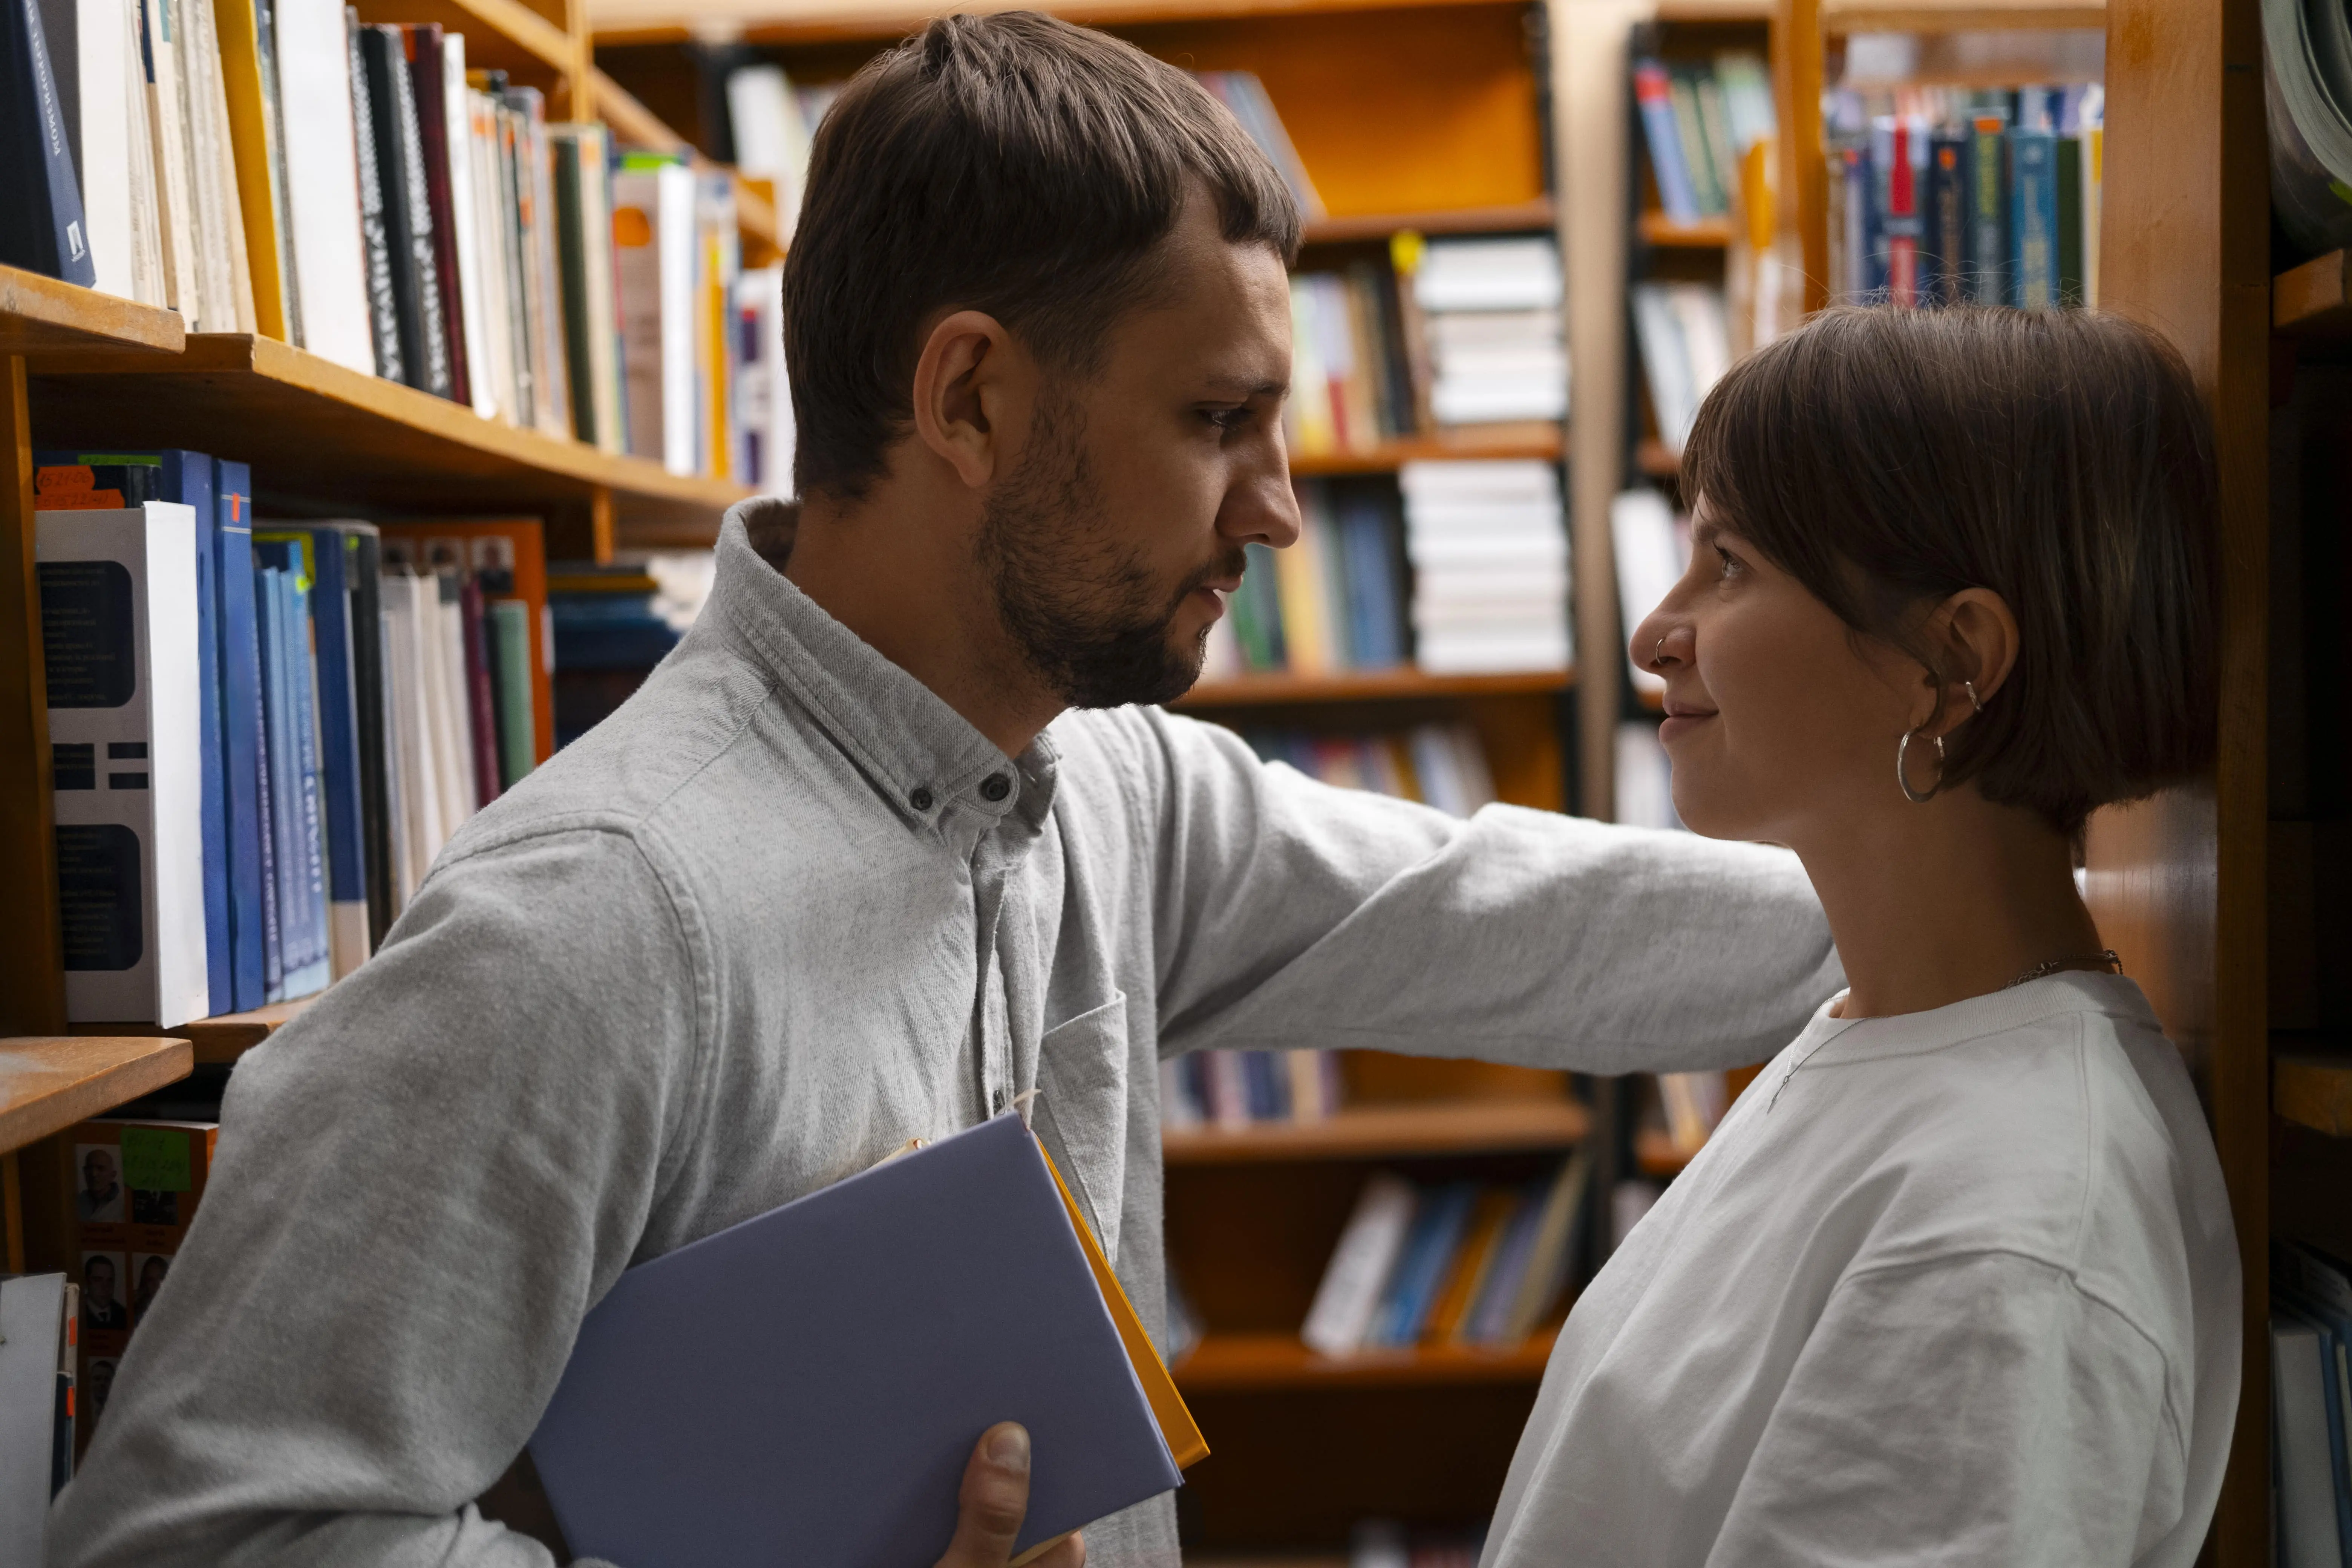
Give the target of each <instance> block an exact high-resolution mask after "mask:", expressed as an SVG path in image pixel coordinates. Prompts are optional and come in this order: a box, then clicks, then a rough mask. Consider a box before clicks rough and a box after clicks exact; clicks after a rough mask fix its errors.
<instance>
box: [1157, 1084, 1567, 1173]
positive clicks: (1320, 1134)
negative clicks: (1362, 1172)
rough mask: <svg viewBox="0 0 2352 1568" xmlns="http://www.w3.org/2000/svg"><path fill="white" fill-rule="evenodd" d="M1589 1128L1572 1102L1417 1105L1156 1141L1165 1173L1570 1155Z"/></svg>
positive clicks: (1182, 1132)
mask: <svg viewBox="0 0 2352 1568" xmlns="http://www.w3.org/2000/svg"><path fill="white" fill-rule="evenodd" d="M1590 1130H1591V1116H1590V1114H1589V1113H1588V1112H1587V1111H1586V1110H1585V1109H1584V1106H1583V1105H1582V1104H1581V1103H1580V1102H1579V1101H1577V1100H1465V1101H1457V1102H1447V1101H1443V1100H1439V1101H1420V1102H1409V1103H1405V1104H1401V1105H1371V1106H1351V1107H1349V1108H1347V1109H1345V1110H1340V1111H1339V1112H1338V1113H1336V1114H1335V1115H1332V1116H1328V1117H1326V1118H1324V1119H1323V1120H1322V1121H1273V1122H1253V1123H1251V1124H1250V1125H1248V1126H1246V1127H1186V1128H1181V1129H1179V1128H1171V1129H1170V1130H1169V1131H1167V1132H1165V1133H1164V1134H1162V1136H1161V1138H1160V1152H1161V1156H1162V1158H1163V1159H1165V1160H1166V1162H1167V1163H1169V1164H1170V1165H1237V1164H1246V1163H1277V1162H1283V1161H1294V1160H1401V1159H1409V1158H1412V1157H1413V1156H1416V1155H1423V1154H1446V1153H1455V1154H1462V1153H1472V1152H1507V1151H1514V1150H1526V1149H1567V1148H1569V1147H1570V1146H1572V1145H1574V1144H1576V1143H1577V1142H1580V1141H1581V1140H1582V1139H1583V1137H1584V1135H1585V1133H1586V1132H1587V1131H1590Z"/></svg>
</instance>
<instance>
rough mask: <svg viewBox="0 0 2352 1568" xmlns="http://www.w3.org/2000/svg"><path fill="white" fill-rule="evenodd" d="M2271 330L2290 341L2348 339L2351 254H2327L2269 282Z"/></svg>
mask: <svg viewBox="0 0 2352 1568" xmlns="http://www.w3.org/2000/svg"><path fill="white" fill-rule="evenodd" d="M2271 326H2272V328H2273V330H2275V331H2281V332H2285V333H2287V334H2289V335H2290V336H2294V337H2330V338H2333V337H2345V336H2352V250H2331V251H2329V252H2328V253H2327V254H2326V255H2325V256H2322V257H2317V258H2314V259H2312V260H2310V261H2306V262H2305V263H2304V264H2303V265H2302V266H2300V267H2297V268H2293V269H2292V270H2289V271H2285V272H2282V273H2280V274H2279V275H2278V276H2277V277H2276V278H2275V279H2272V281H2271Z"/></svg>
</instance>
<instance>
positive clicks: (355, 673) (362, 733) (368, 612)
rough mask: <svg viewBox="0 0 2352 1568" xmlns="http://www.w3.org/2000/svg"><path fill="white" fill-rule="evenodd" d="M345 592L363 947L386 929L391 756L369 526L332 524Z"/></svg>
mask: <svg viewBox="0 0 2352 1568" xmlns="http://www.w3.org/2000/svg"><path fill="white" fill-rule="evenodd" d="M331 527H333V528H334V529H335V530H336V531H339V532H341V534H342V536H343V552H344V554H343V563H344V569H345V571H344V575H345V577H346V580H347V582H348V585H349V588H350V591H351V616H352V706H353V708H354V709H355V710H356V711H357V712H358V714H359V749H360V832H361V839H362V850H363V852H364V855H365V858H366V865H367V907H368V951H369V952H374V951H375V949H377V948H378V947H381V946H382V945H383V938H384V933H385V932H386V931H390V930H391V929H392V920H393V908H392V786H391V783H390V778H391V775H390V772H389V770H390V768H391V765H392V762H391V758H390V756H389V755H388V754H387V753H386V752H385V749H384V711H383V539H382V538H381V537H380V536H379V535H378V534H377V532H376V530H375V525H374V524H373V523H367V522H338V523H334V524H331Z"/></svg>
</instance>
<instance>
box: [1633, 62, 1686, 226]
mask: <svg viewBox="0 0 2352 1568" xmlns="http://www.w3.org/2000/svg"><path fill="white" fill-rule="evenodd" d="M1633 101H1634V103H1635V104H1636V105H1638V106H1639V108H1640V110H1641V113H1642V135H1643V140H1644V141H1645V142H1648V143H1649V148H1650V172H1651V173H1652V174H1654V175H1655V176H1656V178H1657V182H1658V202H1659V205H1661V206H1663V207H1664V209H1665V214H1666V216H1667V217H1668V218H1670V219H1672V220H1673V221H1674V222H1675V223H1681V224H1690V223H1696V222H1697V221H1698V218H1699V206H1698V195H1697V193H1696V190H1695V189H1694V187H1693V185H1692V183H1691V173H1690V165H1689V164H1688V163H1685V161H1684V148H1683V144H1682V135H1681V132H1680V131H1679V130H1678V129H1677V128H1676V126H1675V104H1674V89H1673V87H1672V86H1671V85H1670V84H1669V82H1668V80H1667V79H1666V70H1665V68H1664V66H1662V65H1660V64H1658V63H1657V62H1656V61H1655V60H1643V61H1641V62H1639V63H1637V64H1636V65H1635V66H1634V67H1633Z"/></svg>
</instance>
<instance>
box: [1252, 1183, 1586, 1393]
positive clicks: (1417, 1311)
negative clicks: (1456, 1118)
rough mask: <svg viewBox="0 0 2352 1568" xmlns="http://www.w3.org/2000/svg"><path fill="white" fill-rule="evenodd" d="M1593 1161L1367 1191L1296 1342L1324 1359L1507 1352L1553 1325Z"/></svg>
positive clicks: (1573, 1257)
mask: <svg viewBox="0 0 2352 1568" xmlns="http://www.w3.org/2000/svg"><path fill="white" fill-rule="evenodd" d="M1591 1172H1592V1156H1591V1152H1590V1151H1588V1150H1581V1149H1580V1150H1579V1151H1577V1152H1575V1153H1574V1154H1572V1155H1570V1157H1569V1158H1568V1159H1567V1160H1565V1161H1563V1162H1562V1163H1561V1164H1560V1166H1559V1169H1558V1170H1557V1171H1555V1172H1553V1173H1550V1174H1549V1175H1545V1176H1540V1177H1538V1178H1536V1179H1535V1180H1533V1181H1531V1182H1527V1183H1524V1184H1510V1185H1493V1184H1479V1183H1476V1182H1470V1181H1462V1182H1449V1183H1444V1184H1439V1185H1435V1186H1416V1185H1415V1184H1412V1182H1409V1181H1407V1180H1406V1179H1405V1178H1403V1177H1402V1176H1399V1175H1395V1174H1391V1173H1381V1174H1379V1175H1375V1176H1373V1177H1372V1178H1371V1179H1370V1181H1369V1182H1367V1183H1366V1184H1365V1186H1364V1190H1363V1192H1362V1193H1361V1194H1360V1195H1359V1197H1358V1198H1357V1201H1356V1206H1355V1209H1354V1211H1353V1212H1352V1213H1351V1214H1350V1215H1349V1218H1348V1224H1347V1227H1346V1229H1345V1230H1343V1231H1342V1232H1341V1233H1340V1236H1339V1245H1338V1246H1337V1247H1334V1248H1333V1249H1332V1253H1331V1259H1330V1261H1329V1262H1328V1264H1327V1265H1325V1267H1324V1272H1323V1278H1322V1280H1321V1282H1320V1283H1319V1284H1318V1286H1317V1288H1316V1292H1315V1301H1314V1305H1313V1306H1312V1307H1311V1308H1310V1309H1309V1310H1308V1311H1307V1321H1306V1323H1305V1324H1304V1325H1303V1326H1302V1327H1301V1328H1300V1330H1299V1337H1300V1338H1301V1339H1302V1340H1304V1341H1305V1342H1307V1347H1308V1348H1309V1349H1311V1350H1313V1351H1316V1352H1318V1353H1320V1354H1323V1355H1327V1356H1347V1355H1353V1354H1357V1353H1359V1352H1365V1351H1380V1350H1387V1351H1397V1350H1410V1349H1412V1347H1414V1346H1416V1345H1429V1346H1437V1345H1452V1346H1465V1347H1476V1348H1481V1349H1486V1350H1507V1349H1510V1348H1513V1347H1515V1346H1517V1345H1520V1344H1524V1343H1525V1342H1527V1341H1528V1339H1529V1338H1530V1337H1531V1336H1532V1335H1533V1334H1534V1333H1535V1332H1536V1331H1538V1329H1541V1328H1543V1327H1545V1326H1546V1325H1547V1324H1549V1323H1550V1322H1552V1321H1553V1320H1554V1318H1555V1317H1556V1316H1557V1315H1558V1313H1559V1308H1560V1306H1561V1303H1562V1302H1563V1301H1564V1300H1566V1298H1567V1295H1568V1290H1569V1286H1570V1281H1571V1279H1572V1278H1573V1275H1574V1273H1575V1269H1576V1266H1577V1262H1578V1257H1577V1254H1578V1246H1577V1244H1578V1240H1579V1237H1580V1235H1581V1232H1582V1228H1583V1217H1584V1211H1585V1208H1586V1205H1585V1202H1584V1194H1585V1189H1586V1187H1587V1185H1588V1184H1590V1182H1591Z"/></svg>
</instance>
